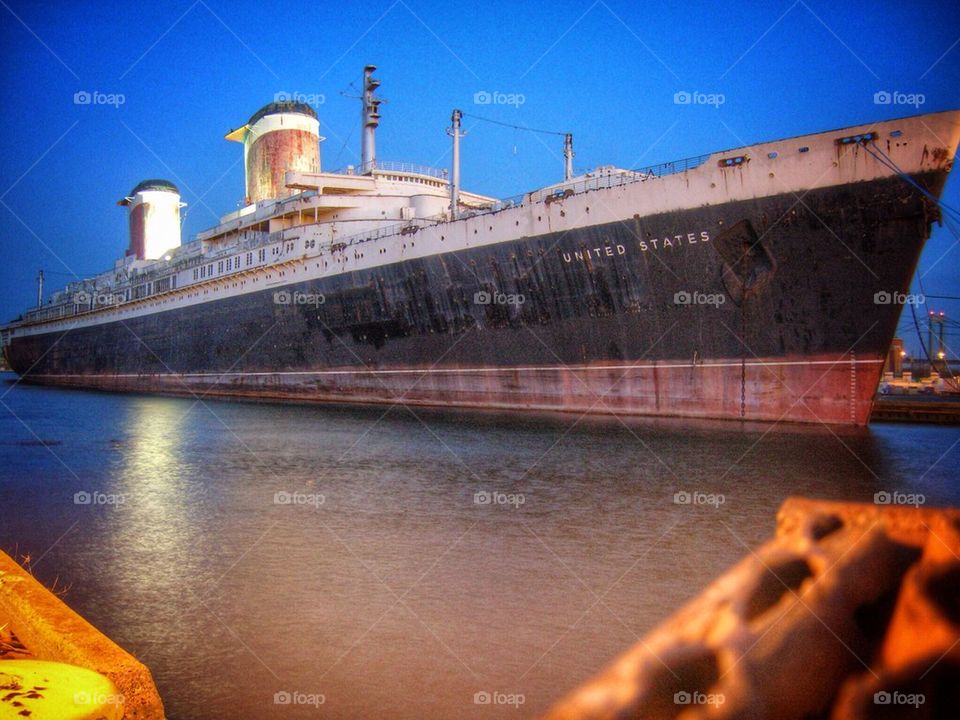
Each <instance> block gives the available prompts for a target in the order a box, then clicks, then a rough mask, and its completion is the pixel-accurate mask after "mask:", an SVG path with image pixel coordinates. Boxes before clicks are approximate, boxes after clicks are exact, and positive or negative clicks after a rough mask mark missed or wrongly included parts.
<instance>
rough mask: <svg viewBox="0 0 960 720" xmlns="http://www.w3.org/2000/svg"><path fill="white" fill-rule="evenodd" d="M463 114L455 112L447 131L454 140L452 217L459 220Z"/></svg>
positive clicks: (451, 189) (451, 193)
mask: <svg viewBox="0 0 960 720" xmlns="http://www.w3.org/2000/svg"><path fill="white" fill-rule="evenodd" d="M462 117H463V113H462V112H460V111H459V110H454V111H453V115H452V116H451V117H450V120H451V121H452V125H451V127H450V128H449V129H448V130H447V135H449V136H450V137H452V138H453V161H452V165H453V167H451V168H450V217H451V219H453V220H456V219H457V216H458V215H459V211H460V138H462V137H463V136H464V135H466V133H465V132H460V119H461V118H462Z"/></svg>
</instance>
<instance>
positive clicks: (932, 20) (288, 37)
mask: <svg viewBox="0 0 960 720" xmlns="http://www.w3.org/2000/svg"><path fill="white" fill-rule="evenodd" d="M958 35H960V6H958V5H957V4H956V3H954V2H914V3H904V2H902V1H901V2H877V1H876V0H873V1H871V2H865V1H864V2H859V1H854V2H844V3H828V2H825V1H824V0H798V1H796V2H793V1H792V0H784V1H783V2H741V3H735V2H734V3H717V2H689V3H637V2H626V1H624V0H598V1H597V2H590V1H589V0H588V1H584V2H566V1H564V0H555V1H553V2H549V3H532V2H531V3H527V2H523V3H517V2H509V3H508V2H497V1H494V2H489V3H482V4H477V3H466V2H457V1H455V0H445V1H444V2H433V1H417V0H397V1H396V2H395V1H394V0H383V1H379V0H369V1H368V2H363V3H359V2H350V3H344V2H336V3H328V2H312V3H301V4H294V5H284V6H282V7H281V6H276V7H271V6H269V5H266V4H264V3H261V2H257V3H254V2H249V3H248V2H238V3H232V4H228V3H225V2H222V1H221V0H196V1H194V0H180V1H178V2H169V3H102V2H70V3H23V2H10V0H0V43H2V47H3V58H4V62H3V64H2V67H0V108H2V110H0V201H2V204H0V248H2V250H3V257H4V258H5V260H6V262H4V263H3V269H2V271H0V272H2V278H3V288H4V292H3V293H2V295H0V320H8V319H11V318H13V317H15V316H16V315H17V314H18V313H19V312H20V311H21V310H22V309H23V308H24V307H25V306H27V305H29V304H30V303H32V302H33V299H34V297H35V292H36V290H35V276H36V272H37V269H38V268H41V267H42V268H44V269H45V271H46V272H47V274H48V281H49V283H50V285H56V286H59V285H62V284H64V283H65V282H66V281H67V280H69V279H70V273H76V274H78V275H81V276H83V275H87V274H92V273H94V272H99V271H101V270H103V269H105V268H107V267H109V266H110V265H111V264H112V262H113V261H114V259H115V258H117V257H119V256H121V255H122V254H123V251H124V249H125V247H126V234H127V229H126V217H125V214H124V211H123V209H121V208H118V207H117V206H116V204H115V203H116V201H117V200H118V199H119V198H120V197H122V196H123V195H125V194H126V193H127V192H128V191H129V190H130V189H131V188H132V187H133V186H134V185H135V184H136V183H137V182H138V181H139V180H141V179H144V178H150V177H165V178H169V179H171V180H173V181H174V182H176V183H177V184H178V185H179V186H180V188H181V191H182V193H183V196H184V200H185V201H186V202H187V203H189V209H188V212H187V215H186V219H185V222H184V239H187V238H189V237H192V236H193V235H194V234H196V233H197V232H198V231H199V230H202V229H204V228H206V227H208V226H210V225H212V224H215V222H216V216H217V215H219V214H223V213H226V212H229V211H231V210H233V209H235V208H236V207H237V203H238V201H239V200H240V199H241V198H242V196H243V167H242V149H241V147H240V145H238V144H235V143H230V142H227V141H226V140H224V139H223V135H224V134H225V133H226V132H227V131H228V130H229V129H231V128H234V127H237V126H238V125H241V124H242V123H243V122H244V121H245V120H246V119H247V118H248V117H249V116H250V115H251V114H252V113H253V112H254V111H255V110H257V109H258V108H259V107H260V106H262V105H263V104H265V103H267V102H269V101H271V100H272V99H273V98H274V96H275V94H276V93H278V92H287V93H302V94H304V95H312V96H314V98H313V99H314V100H315V101H317V111H318V113H319V116H320V120H321V134H322V135H324V136H325V137H326V138H327V140H326V142H324V144H323V148H322V162H323V166H324V168H325V169H335V168H339V167H343V166H345V165H347V164H350V163H357V162H358V155H359V129H358V126H359V119H358V118H359V109H358V104H357V101H356V100H354V99H351V98H349V97H345V96H344V94H343V93H346V94H348V95H349V94H356V88H358V87H359V79H360V74H361V71H362V67H363V65H364V64H366V63H373V64H376V65H378V66H379V68H380V69H379V71H378V73H377V74H378V76H379V77H380V79H381V81H382V83H383V85H382V89H381V93H380V94H381V95H382V96H383V97H384V98H386V99H387V102H386V103H385V104H384V106H383V108H382V111H383V121H382V123H381V127H380V130H379V131H378V135H377V142H378V157H379V158H380V159H384V160H406V161H411V162H418V163H422V164H427V165H436V166H441V167H445V166H447V165H448V163H449V155H448V150H449V140H448V138H447V136H446V134H445V132H444V129H445V128H446V126H447V125H448V124H449V118H450V111H451V109H452V108H454V107H460V108H461V109H463V110H464V112H466V113H467V114H471V113H473V114H477V115H483V116H486V117H490V118H493V119H496V120H499V121H501V122H506V123H515V124H522V125H526V126H529V127H536V128H545V129H550V130H556V131H570V132H573V133H574V136H575V145H576V152H577V155H576V159H575V168H576V169H577V170H584V169H588V168H591V167H594V166H596V165H599V164H616V165H620V166H625V167H639V166H641V165H648V164H652V163H656V162H662V161H667V160H673V159H677V158H682V157H687V156H692V155H697V154H700V153H705V152H710V151H713V150H719V149H723V148H727V147H734V146H737V145H740V144H743V143H749V142H755V141H760V140H773V139H777V138H779V137H787V136H791V135H796V134H801V133H806V132H816V131H819V130H825V129H830V128H835V127H842V126H845V125H850V124H855V123H860V122H869V121H873V120H877V119H884V118H890V117H898V116H903V115H910V114H914V113H915V112H917V111H919V112H928V111H936V110H946V109H955V108H960V97H958V88H960V43H958V41H960V37H958ZM351 84H352V87H351ZM883 90H886V91H890V92H892V91H900V92H901V93H905V94H913V95H922V96H923V104H922V105H919V107H915V106H914V105H877V104H875V103H874V94H875V93H876V92H878V91H883ZM80 91H87V92H94V91H97V92H99V93H102V94H104V95H122V96H123V103H122V104H119V105H110V104H101V105H94V104H91V105H77V104H75V103H74V95H75V93H77V92H80ZM483 91H486V92H490V93H493V92H499V93H503V94H512V95H513V96H515V97H514V99H519V96H522V104H521V103H514V104H500V105H495V104H490V105H477V104H476V103H475V102H474V96H475V94H476V93H478V92H483ZM681 91H687V92H694V91H697V92H702V93H721V94H722V95H723V96H724V102H723V104H722V105H720V106H719V107H715V106H711V105H678V104H676V103H674V95H675V93H677V92H681ZM465 127H466V129H467V130H468V131H469V135H468V136H467V138H466V139H465V140H464V144H463V183H464V186H465V187H466V188H467V189H470V190H474V191H477V192H481V193H485V194H490V195H496V196H508V195H513V194H516V193H520V192H523V191H526V190H529V189H532V188H535V187H537V186H540V185H544V184H547V183H551V182H555V181H557V180H559V179H560V178H561V176H562V175H561V174H562V161H561V159H560V154H561V144H560V140H561V139H560V138H558V137H554V136H550V135H533V134H531V133H527V132H522V131H517V130H513V129H510V128H506V127H500V126H496V125H491V124H489V123H481V122H478V121H476V120H475V119H472V118H470V117H468V118H466V121H465ZM945 200H946V201H947V202H948V203H950V204H951V205H953V206H954V207H958V206H960V180H958V179H957V178H956V177H953V178H951V180H950V182H949V184H948V186H947V191H946V195H945ZM955 241H956V238H955V237H954V236H953V235H951V233H950V232H949V230H948V229H947V228H937V229H935V230H934V235H933V238H932V239H931V241H930V242H929V244H928V246H927V249H926V251H925V252H924V255H923V258H922V259H921V264H920V267H921V272H924V273H926V275H925V277H924V281H923V284H924V289H925V290H926V292H927V293H928V294H941V295H960V287H958V282H957V277H958V270H960V246H956V247H955V246H954V243H955ZM930 303H932V307H935V308H936V309H938V310H939V309H945V310H946V311H947V312H948V314H950V315H952V316H953V317H954V318H956V317H957V316H958V314H960V302H951V301H940V300H936V301H931V300H928V304H930ZM907 317H909V314H908V315H907ZM954 340H955V341H958V342H957V344H960V337H955V338H954ZM908 346H909V347H911V348H914V349H916V348H917V344H916V341H915V340H914V339H912V338H910V337H908Z"/></svg>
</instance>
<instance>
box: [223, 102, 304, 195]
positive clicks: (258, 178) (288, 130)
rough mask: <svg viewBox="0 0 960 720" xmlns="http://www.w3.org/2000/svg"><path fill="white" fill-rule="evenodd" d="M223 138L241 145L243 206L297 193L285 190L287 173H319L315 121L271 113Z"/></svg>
mask: <svg viewBox="0 0 960 720" xmlns="http://www.w3.org/2000/svg"><path fill="white" fill-rule="evenodd" d="M227 137H228V138H230V139H234V140H240V141H242V142H243V156H244V167H245V171H246V192H247V197H246V201H247V204H255V203H258V202H261V201H263V200H276V199H280V198H286V197H290V196H291V195H294V194H296V193H297V192H299V190H295V189H288V188H287V187H286V184H285V179H284V177H285V174H286V173H287V172H303V173H317V172H320V123H319V122H318V121H317V120H316V118H312V117H309V116H307V115H303V114H301V113H296V112H274V113H271V114H268V115H264V116H263V117H261V118H260V119H259V120H257V121H256V122H255V123H254V124H253V125H251V126H249V127H247V128H245V130H244V131H242V132H238V133H233V134H231V135H228V136H227Z"/></svg>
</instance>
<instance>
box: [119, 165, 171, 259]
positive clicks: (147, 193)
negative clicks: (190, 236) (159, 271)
mask: <svg viewBox="0 0 960 720" xmlns="http://www.w3.org/2000/svg"><path fill="white" fill-rule="evenodd" d="M117 204H118V205H124V206H126V207H128V208H130V246H129V248H127V255H133V256H134V257H136V258H137V260H157V259H159V258H162V257H163V256H164V255H166V254H167V253H168V252H170V251H171V250H174V249H176V248H178V247H180V208H182V207H184V206H185V205H186V203H184V202H181V201H180V191H179V190H177V186H176V185H174V184H173V183H172V182H170V181H169V180H144V181H143V182H142V183H140V184H139V185H137V186H136V187H135V188H134V189H133V190H131V191H130V195H129V196H127V197H125V198H123V199H122V200H120V201H119V202H118V203H117Z"/></svg>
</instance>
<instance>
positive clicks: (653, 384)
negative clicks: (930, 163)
mask: <svg viewBox="0 0 960 720" xmlns="http://www.w3.org/2000/svg"><path fill="white" fill-rule="evenodd" d="M882 368H883V359H882V358H877V357H872V358H863V357H855V356H853V355H852V354H848V355H844V356H836V355H833V356H826V355H823V356H807V357H793V358H790V357H779V358H753V359H750V360H743V361H740V360H736V359H733V360H723V361H709V360H704V361H703V362H698V363H696V364H693V363H690V362H684V361H677V362H671V361H657V362H637V363H632V364H631V363H628V362H624V363H595V364H589V365H579V366H563V365H553V366H536V367H512V368H497V367H449V366H443V367H433V368H407V369H381V370H371V369H367V368H343V369H336V370H323V371H317V372H311V371H299V372H288V373H285V372H275V373H273V372H265V373H223V374H217V373H210V374H196V373H189V374H183V375H179V374H166V375H164V374H161V375H132V374H131V375H30V376H28V377H27V378H26V379H25V381H26V382H33V383H40V384H49V385H59V386H68V387H78V388H95V389H100V390H116V391H125V392H131V391H132V392H155V393H163V394H174V395H194V396H202V397H216V396H228V397H250V398H260V399H273V400H295V401H317V402H338V403H380V404H398V405H399V404H406V405H411V406H434V407H465V408H484V409H503V410H546V411H561V412H569V413H577V414H588V413H589V414H598V415H639V416H661V417H692V418H716V419H725V420H751V421H757V420H759V421H767V422H777V421H785V422H800V423H825V424H839V425H866V424H867V423H868V422H869V419H870V411H871V408H872V405H873V397H874V395H875V393H876V389H877V385H878V383H879V379H880V373H881V370H882Z"/></svg>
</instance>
